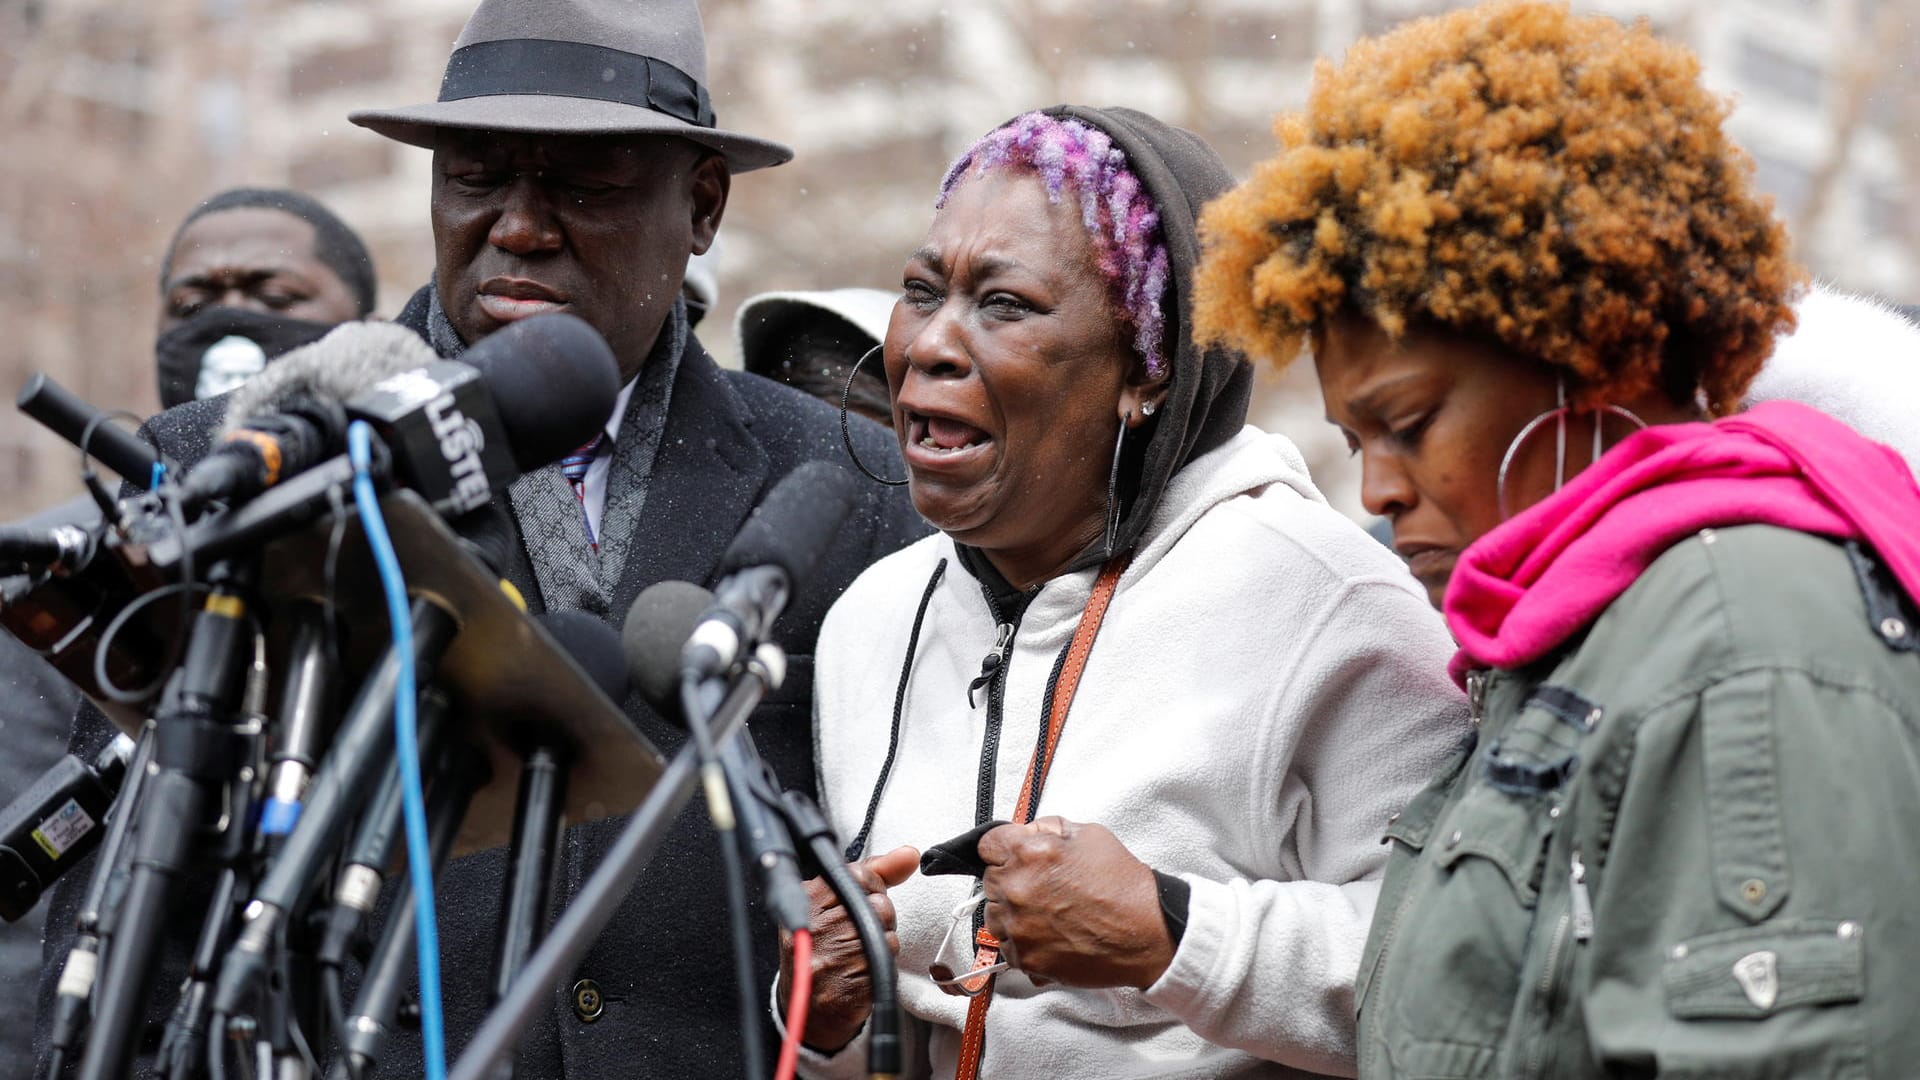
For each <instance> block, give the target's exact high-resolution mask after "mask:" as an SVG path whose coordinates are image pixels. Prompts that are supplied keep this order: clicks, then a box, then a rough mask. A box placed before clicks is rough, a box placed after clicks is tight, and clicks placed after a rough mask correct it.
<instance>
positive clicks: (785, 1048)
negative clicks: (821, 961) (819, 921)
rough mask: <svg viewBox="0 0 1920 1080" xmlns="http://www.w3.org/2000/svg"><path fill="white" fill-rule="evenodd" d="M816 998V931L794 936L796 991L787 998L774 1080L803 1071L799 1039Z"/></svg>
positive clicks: (804, 1030)
mask: <svg viewBox="0 0 1920 1080" xmlns="http://www.w3.org/2000/svg"><path fill="white" fill-rule="evenodd" d="M812 997H813V931H811V930H795V931H794V932H793V988H792V990H791V992H790V993H789V994H788V996H787V1038H786V1041H785V1042H783V1043H781V1044H780V1064H779V1066H778V1067H777V1068H776V1069H774V1073H773V1080H793V1074H794V1070H796V1069H798V1068H799V1067H800V1037H801V1035H802V1034H804V1033H805V1032H806V1029H807V1002H808V1001H809V1000H810V999H811V998H812Z"/></svg>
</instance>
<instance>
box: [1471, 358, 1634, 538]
mask: <svg viewBox="0 0 1920 1080" xmlns="http://www.w3.org/2000/svg"><path fill="white" fill-rule="evenodd" d="M1554 401H1555V404H1554V407H1553V408H1551V409H1548V410H1547V411H1546V412H1543V413H1541V414H1540V415H1539V416H1536V417H1534V418H1533V419H1531V420H1529V421H1527V423H1526V426H1524V427H1522V428H1521V429H1520V433H1519V434H1518V435H1515V436H1514V437H1513V441H1512V442H1510V443H1508V444H1507V452H1506V453H1505V454H1503V455H1501V458H1500V475H1499V478H1498V479H1497V481H1496V482H1495V485H1494V497H1495V499H1496V500H1498V506H1499V508H1500V520H1501V521H1505V520H1507V519H1508V518H1510V517H1512V516H1513V515H1512V514H1511V513H1509V512H1508V510H1507V471H1508V470H1509V469H1511V468H1512V467H1513V460H1514V459H1515V458H1516V457H1519V456H1520V448H1521V447H1522V446H1524V445H1526V441H1527V440H1528V439H1529V438H1532V437H1533V433H1534V432H1535V431H1537V430H1539V428H1540V426H1541V425H1542V424H1545V423H1546V422H1547V421H1549V420H1553V421H1557V423H1558V430H1557V431H1556V432H1555V435H1554V455H1553V490H1555V491H1559V490H1560V489H1561V487H1563V486H1565V484H1566V482H1567V416H1568V415H1569V414H1570V413H1571V412H1572V409H1570V408H1569V407H1568V405H1567V380H1566V376H1564V375H1563V376H1561V377H1560V378H1559V379H1558V380H1557V381H1556V382H1555V384H1554ZM1608 413H1612V414H1613V415H1615V416H1618V417H1620V418H1622V419H1624V420H1626V421H1627V422H1629V423H1631V424H1632V425H1633V426H1634V427H1635V428H1636V429H1638V428H1644V427H1646V426H1647V422H1646V421H1645V420H1642V419H1640V418H1639V417H1638V416H1635V415H1634V414H1633V411H1632V410H1630V409H1628V408H1626V407H1625V406H1621V405H1612V404H1608V405H1602V406H1600V407H1599V408H1598V409H1596V410H1595V411H1594V415H1593V458H1592V461H1599V460H1600V454H1601V452H1602V441H1601V429H1602V428H1603V427H1605V426H1606V415H1607V414H1608ZM1592 461H1590V462H1589V464H1591V463H1592Z"/></svg>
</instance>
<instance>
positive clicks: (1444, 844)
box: [1430, 785, 1551, 905]
mask: <svg viewBox="0 0 1920 1080" xmlns="http://www.w3.org/2000/svg"><path fill="white" fill-rule="evenodd" d="M1550 824H1551V822H1550V820H1549V819H1548V817H1547V814H1546V807H1545V805H1544V804H1542V803H1540V802H1539V801H1538V800H1530V799H1515V798H1513V797H1512V796H1509V795H1506V794H1504V793H1502V792H1500V791H1496V790H1495V789H1493V788H1491V787H1487V786H1484V785H1481V786H1475V787H1474V788H1473V789H1472V790H1470V791H1468V792H1467V794H1466V795H1465V796H1463V797H1462V798H1461V800H1460V803H1459V805H1458V806H1457V807H1455V809H1454V812H1453V813H1452V814H1451V815H1449V816H1448V818H1447V820H1446V822H1444V823H1443V824H1442V825H1441V826H1440V829H1439V830H1438V833H1437V836H1436V837H1435V838H1434V839H1433V840H1432V842H1431V845H1430V846H1435V847H1437V848H1438V849H1439V856H1438V859H1437V861H1438V862H1439V864H1440V866H1441V867H1442V868H1444V869H1446V870H1448V871H1452V869H1453V868H1454V866H1455V864H1457V863H1459V862H1460V860H1462V859H1465V858H1467V857H1469V856H1473V857H1476V858H1481V859H1486V860H1487V861H1489V862H1491V863H1493V864H1494V865H1495V866H1496V867H1498V868H1499V869H1500V872H1501V874H1503V875H1504V876H1505V877H1506V879H1507V882H1508V883H1509V884H1510V885H1512V886H1513V891H1514V893H1515V895H1517V896H1518V897H1519V898H1520V901H1521V903H1523V904H1527V905H1532V903H1533V902H1534V900H1535V899H1536V898H1537V897H1538V896H1539V893H1540V858H1541V855H1542V853H1543V852H1544V851H1545V848H1546V839H1547V828H1548V826H1549V825H1550Z"/></svg>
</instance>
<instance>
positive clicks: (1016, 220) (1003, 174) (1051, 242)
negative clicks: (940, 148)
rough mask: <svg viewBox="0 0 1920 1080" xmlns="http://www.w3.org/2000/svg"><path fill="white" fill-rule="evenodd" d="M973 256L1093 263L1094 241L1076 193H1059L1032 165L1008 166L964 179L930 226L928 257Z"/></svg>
mask: <svg viewBox="0 0 1920 1080" xmlns="http://www.w3.org/2000/svg"><path fill="white" fill-rule="evenodd" d="M963 254H964V255H966V256H969V257H971V258H973V259H976V260H977V259H981V258H986V257H992V258H994V259H996V260H1012V261H1018V262H1030V263H1033V264H1035V265H1036V267H1044V266H1047V265H1053V266H1060V265H1063V264H1071V265H1074V266H1075V267H1076V268H1077V267H1078V266H1082V265H1086V264H1090V263H1091V261H1092V258H1093V245H1092V242H1091V240H1090V239H1089V238H1088V236H1087V233H1086V230H1085V228H1083V227H1082V225H1081V221H1080V209H1079V204H1078V201H1077V200H1076V199H1075V198H1074V196H1073V195H1072V194H1071V193H1067V194H1063V195H1062V196H1061V197H1060V198H1059V199H1054V198H1053V197H1051V196H1050V195H1049V194H1048V192H1047V187H1046V182H1045V181H1044V180H1043V179H1042V178H1041V177H1040V176H1039V175H1038V174H1037V173H1035V172H1033V171H1032V170H1030V169H1025V168H1021V167H1003V168H995V169H991V170H989V171H987V172H985V173H981V174H975V175H969V176H967V177H965V178H963V179H961V180H959V181H958V182H957V183H956V184H955V185H954V187H953V188H952V189H951V191H950V192H949V194H948V196H947V198H946V200H945V202H943V203H942V204H941V206H940V208H939V209H937V210H935V211H934V213H933V220H932V222H930V223H929V224H928V226H927V242H926V244H925V245H924V246H923V247H922V248H921V250H920V251H919V252H917V253H916V258H920V259H923V260H926V259H930V258H935V259H948V260H950V259H953V258H956V257H959V256H961V255H963Z"/></svg>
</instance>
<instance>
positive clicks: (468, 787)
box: [328, 690, 493, 1080]
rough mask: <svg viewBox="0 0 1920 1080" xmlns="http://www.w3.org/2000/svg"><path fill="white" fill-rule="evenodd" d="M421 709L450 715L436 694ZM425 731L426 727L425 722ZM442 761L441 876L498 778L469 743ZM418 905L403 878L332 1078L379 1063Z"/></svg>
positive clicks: (437, 820) (434, 801) (437, 824)
mask: <svg viewBox="0 0 1920 1080" xmlns="http://www.w3.org/2000/svg"><path fill="white" fill-rule="evenodd" d="M421 704H422V705H423V706H424V707H425V712H427V713H432V714H438V715H444V714H445V712H446V710H447V704H446V699H445V698H444V697H443V696H442V695H441V694H440V693H439V692H438V691H434V690H429V691H428V692H427V693H426V694H423V695H422V700H421ZM422 726H423V727H424V726H426V725H425V723H424V722H423V724H422ZM435 726H436V727H437V726H438V722H437V720H436V721H435ZM442 759H443V760H442V762H441V767H440V769H439V770H438V771H439V776H438V778H437V779H436V780H435V781H434V784H433V789H432V792H431V794H430V795H429V796H428V797H427V829H428V849H429V850H430V851H431V853H432V858H433V869H434V873H435V875H436V876H438V874H439V871H440V868H441V867H442V866H444V865H445V864H446V861H447V857H448V856H449V855H451V854H452V852H453V842H454V839H455V838H456V837H457V836H459V834H460V823H461V822H462V821H463V820H464V819H465V818H466V816H467V804H468V802H469V801H470V800H472V798H473V794H474V792H476V791H478V790H480V789H481V788H482V787H484V786H486V783H487V781H488V780H489V779H490V778H491V777H492V774H493V770H492V769H491V768H489V767H488V765H487V759H486V756H485V755H484V754H482V753H480V752H479V751H478V750H476V749H475V748H474V747H473V746H471V745H470V744H467V743H459V744H457V745H454V746H451V747H448V748H447V750H446V753H445V754H443V755H442ZM414 900H415V898H414V893H413V880H412V878H410V877H408V876H407V875H405V874H402V875H401V876H400V878H399V880H398V881H397V882H396V883H395V885H394V893H393V903H392V904H390V905H389V906H388V908H387V921H386V928H385V930H384V931H383V933H382V934H381V936H380V945H379V947H378V948H377V949H375V950H374V954H373V958H372V959H371V960H370V961H368V963H367V968H366V972H365V975H364V977H363V978H362V979H361V980H360V993H359V995H358V996H357V997H356V998H355V999H354V1005H353V1015H352V1016H351V1017H350V1018H349V1019H348V1020H347V1022H346V1030H344V1031H340V1032H336V1033H335V1037H336V1038H338V1039H339V1040H340V1055H339V1057H338V1058H337V1059H336V1060H335V1061H334V1063H333V1067H332V1068H331V1069H330V1070H329V1071H328V1075H329V1076H330V1077H334V1078H338V1080H349V1078H357V1077H361V1076H365V1075H367V1074H368V1073H370V1072H372V1071H373V1069H374V1068H375V1067H376V1066H378V1065H379V1063H380V1052H381V1050H382V1049H383V1048H384V1047H385V1046H386V1042H387V1037H388V1035H389V1034H390V1033H391V1032H392V1030H393V1024H394V1018H395V1016H396V1015H397V1014H398V1012H399V1007H400V997H401V994H402V993H403V992H404V991H405V989H406V987H407V981H408V977H409V976H410V975H411V974H412V972H413V962H414V925H415V924H414V916H413V909H414Z"/></svg>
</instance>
